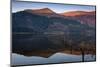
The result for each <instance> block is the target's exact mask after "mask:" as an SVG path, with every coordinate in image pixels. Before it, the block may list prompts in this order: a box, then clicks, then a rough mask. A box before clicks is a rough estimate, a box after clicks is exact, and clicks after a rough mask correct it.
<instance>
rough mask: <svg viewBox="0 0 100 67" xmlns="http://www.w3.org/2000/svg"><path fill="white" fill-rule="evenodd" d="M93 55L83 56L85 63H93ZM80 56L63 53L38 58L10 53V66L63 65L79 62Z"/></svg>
mask: <svg viewBox="0 0 100 67" xmlns="http://www.w3.org/2000/svg"><path fill="white" fill-rule="evenodd" d="M95 57H96V56H95V55H91V54H88V55H85V58H84V60H85V61H95ZM81 61H82V56H81V55H72V54H65V53H59V52H58V53H55V54H53V55H52V56H50V57H48V58H45V57H40V56H29V57H28V56H24V55H20V54H16V53H12V65H29V64H33V65H34V64H49V63H63V62H81Z"/></svg>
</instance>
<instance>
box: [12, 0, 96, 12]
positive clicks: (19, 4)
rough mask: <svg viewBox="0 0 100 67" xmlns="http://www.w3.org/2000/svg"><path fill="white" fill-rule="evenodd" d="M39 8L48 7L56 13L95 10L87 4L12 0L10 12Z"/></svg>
mask: <svg viewBox="0 0 100 67" xmlns="http://www.w3.org/2000/svg"><path fill="white" fill-rule="evenodd" d="M41 8H49V9H51V10H53V11H54V12H56V13H63V12H69V11H95V6H89V5H73V4H54V3H40V2H25V1H12V12H18V11H23V10H25V9H41Z"/></svg>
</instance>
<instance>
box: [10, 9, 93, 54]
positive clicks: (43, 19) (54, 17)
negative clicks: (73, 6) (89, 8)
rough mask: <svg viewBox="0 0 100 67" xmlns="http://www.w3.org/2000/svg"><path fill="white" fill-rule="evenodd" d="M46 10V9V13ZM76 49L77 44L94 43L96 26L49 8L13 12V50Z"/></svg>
mask: <svg viewBox="0 0 100 67" xmlns="http://www.w3.org/2000/svg"><path fill="white" fill-rule="evenodd" d="M46 11H47V12H46ZM70 41H71V45H75V46H73V49H79V48H78V46H79V44H80V43H81V42H82V41H84V42H85V43H87V44H90V43H92V44H95V28H94V27H90V26H88V25H87V24H82V23H80V21H77V20H76V19H72V18H71V17H66V16H62V15H60V14H57V13H55V12H53V11H52V10H50V9H48V8H45V9H38V10H24V11H19V12H16V13H12V44H13V45H12V47H13V49H12V50H13V52H18V51H22V52H24V51H25V52H26V51H32V50H33V51H34V50H39V51H41V50H48V49H49V50H51V51H59V50H61V49H65V48H66V49H69V47H70V46H71V45H70Z"/></svg>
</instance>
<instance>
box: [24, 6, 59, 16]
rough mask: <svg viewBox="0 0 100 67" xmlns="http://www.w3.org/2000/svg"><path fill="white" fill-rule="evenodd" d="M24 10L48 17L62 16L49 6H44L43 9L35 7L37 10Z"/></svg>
mask: <svg viewBox="0 0 100 67" xmlns="http://www.w3.org/2000/svg"><path fill="white" fill-rule="evenodd" d="M24 11H26V12H29V13H32V14H37V15H43V16H48V17H61V15H59V14H57V13H55V12H54V11H52V10H51V9H49V8H42V9H35V10H34V9H33V10H32V9H27V10H24Z"/></svg>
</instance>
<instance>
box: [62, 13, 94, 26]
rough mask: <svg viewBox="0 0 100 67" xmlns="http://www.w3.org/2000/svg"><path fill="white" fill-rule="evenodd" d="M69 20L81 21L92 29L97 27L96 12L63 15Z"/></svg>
mask: <svg viewBox="0 0 100 67" xmlns="http://www.w3.org/2000/svg"><path fill="white" fill-rule="evenodd" d="M61 15H64V16H66V17H68V18H71V19H74V20H77V21H80V22H81V24H87V25H89V26H91V27H95V25H96V11H91V12H86V11H72V12H65V13H61Z"/></svg>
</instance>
